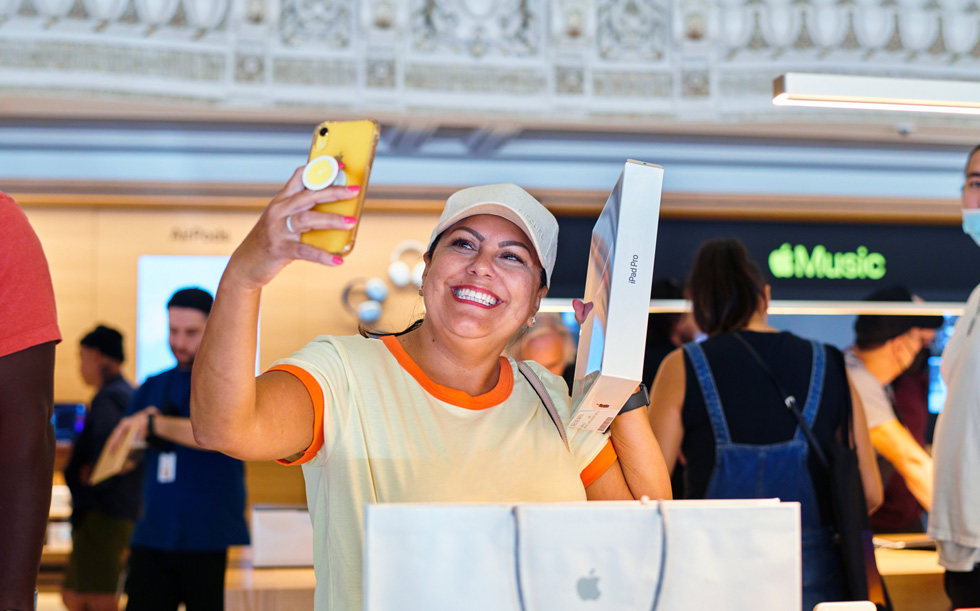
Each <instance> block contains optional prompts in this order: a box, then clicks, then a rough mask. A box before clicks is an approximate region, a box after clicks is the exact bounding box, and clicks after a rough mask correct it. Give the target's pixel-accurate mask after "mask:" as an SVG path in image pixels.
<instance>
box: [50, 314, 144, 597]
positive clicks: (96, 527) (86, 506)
mask: <svg viewBox="0 0 980 611" xmlns="http://www.w3.org/2000/svg"><path fill="white" fill-rule="evenodd" d="M79 360H80V363H79V364H80V369H81V374H82V379H83V380H84V381H85V383H86V384H87V385H89V386H92V387H95V388H97V389H98V392H96V394H95V397H93V398H92V402H91V404H90V406H89V409H88V412H87V413H86V415H85V427H84V428H83V429H82V432H81V433H79V435H78V438H77V439H75V443H74V446H73V448H72V454H71V459H70V460H69V461H68V466H67V467H65V482H66V483H67V484H68V488H69V490H71V497H72V514H71V525H72V552H71V556H70V558H69V560H68V567H67V569H66V571H65V581H64V584H63V586H62V590H61V597H62V600H64V602H65V606H66V607H68V609H69V611H86V610H88V611H116V609H118V608H119V597H118V595H117V586H118V583H119V574H120V573H121V572H122V569H123V565H122V561H123V554H124V552H125V550H126V548H127V547H128V546H129V538H130V536H131V535H132V534H133V526H134V525H135V524H136V519H137V518H138V517H139V512H140V486H141V484H142V481H143V478H142V471H139V470H134V471H129V472H128V473H124V474H121V475H119V476H117V477H112V478H109V479H108V480H106V481H104V482H101V483H99V484H97V485H95V486H92V485H89V481H88V480H89V475H90V474H91V472H92V467H93V466H94V465H95V462H96V461H97V460H98V458H99V454H100V453H101V452H102V447H103V446H104V445H105V443H106V441H107V440H108V438H109V434H110V433H112V431H113V429H114V428H115V427H116V425H117V424H119V421H120V420H121V419H122V417H123V416H124V415H125V413H126V408H127V407H128V406H129V402H130V400H132V398H133V387H132V386H131V385H130V384H129V382H127V381H126V379H125V378H124V377H123V375H122V371H121V367H122V363H123V361H124V360H125V354H124V352H123V337H122V334H120V333H119V331H117V330H115V329H113V328H111V327H106V326H103V325H99V326H97V327H96V328H95V329H94V330H92V331H91V332H90V333H88V334H87V335H86V336H85V337H83V338H82V340H81V342H80V346H79Z"/></svg>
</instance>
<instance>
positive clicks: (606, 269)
mask: <svg viewBox="0 0 980 611" xmlns="http://www.w3.org/2000/svg"><path fill="white" fill-rule="evenodd" d="M663 178H664V170H663V168H662V167H660V166H658V165H653V164H650V163H644V162H642V161H634V160H629V161H627V162H626V166H625V167H624V168H623V173H622V174H620V176H619V180H618V181H617V182H616V186H615V187H614V188H613V190H612V193H610V195H609V199H608V200H607V201H606V205H605V207H603V209H602V213H601V214H600V215H599V220H597V221H596V224H595V227H594V228H593V229H592V243H591V246H590V253H589V270H588V276H587V277H586V281H585V301H586V302H589V301H591V302H592V303H593V304H594V305H593V309H592V312H591V313H590V314H589V316H588V318H586V320H585V323H584V324H583V325H582V333H581V335H580V337H579V345H578V355H577V357H576V362H575V381H574V383H573V385H572V409H573V410H574V416H573V417H572V422H571V425H572V426H574V427H576V428H581V429H588V430H595V431H605V430H606V429H607V428H609V425H610V423H612V419H613V418H614V417H615V416H616V414H618V413H619V409H620V408H621V407H622V406H623V404H624V403H625V402H626V400H627V399H629V397H630V395H632V394H633V391H634V390H635V389H636V385H637V384H639V383H640V381H641V380H640V378H641V377H642V375H643V353H644V348H645V343H646V329H647V315H648V312H649V308H650V287H651V284H652V283H653V259H654V254H655V252H656V248H657V226H658V224H659V221H660V195H661V192H662V190H663Z"/></svg>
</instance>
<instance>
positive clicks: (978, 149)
mask: <svg viewBox="0 0 980 611" xmlns="http://www.w3.org/2000/svg"><path fill="white" fill-rule="evenodd" d="M977 153H980V144H978V145H976V146H975V147H973V150H972V151H970V154H969V155H967V156H966V167H965V168H963V175H964V176H966V173H967V172H969V171H970V161H972V160H973V156H974V155H976V154H977Z"/></svg>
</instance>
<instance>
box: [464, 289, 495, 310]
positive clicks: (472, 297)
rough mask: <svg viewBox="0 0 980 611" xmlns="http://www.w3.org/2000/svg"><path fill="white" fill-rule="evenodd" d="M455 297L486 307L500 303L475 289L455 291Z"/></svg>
mask: <svg viewBox="0 0 980 611" xmlns="http://www.w3.org/2000/svg"><path fill="white" fill-rule="evenodd" d="M453 295H456V297H457V298H458V299H465V300H466V301H475V302H477V303H480V304H483V305H485V306H493V305H497V302H498V301H499V300H498V299H495V298H494V297H492V296H490V295H488V294H487V293H481V292H479V291H474V290H473V289H456V290H454V291H453Z"/></svg>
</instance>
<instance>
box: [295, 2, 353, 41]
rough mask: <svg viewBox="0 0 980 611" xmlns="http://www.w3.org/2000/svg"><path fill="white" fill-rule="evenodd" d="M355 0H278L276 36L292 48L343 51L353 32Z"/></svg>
mask: <svg viewBox="0 0 980 611" xmlns="http://www.w3.org/2000/svg"><path fill="white" fill-rule="evenodd" d="M356 4H357V3H356V2H355V1H354V0H280V12H279V37H280V39H281V40H282V42H283V43H284V44H285V45H287V46H291V47H325V48H346V47H348V46H350V44H351V35H352V33H353V32H355V22H354V8H355V6H356Z"/></svg>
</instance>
